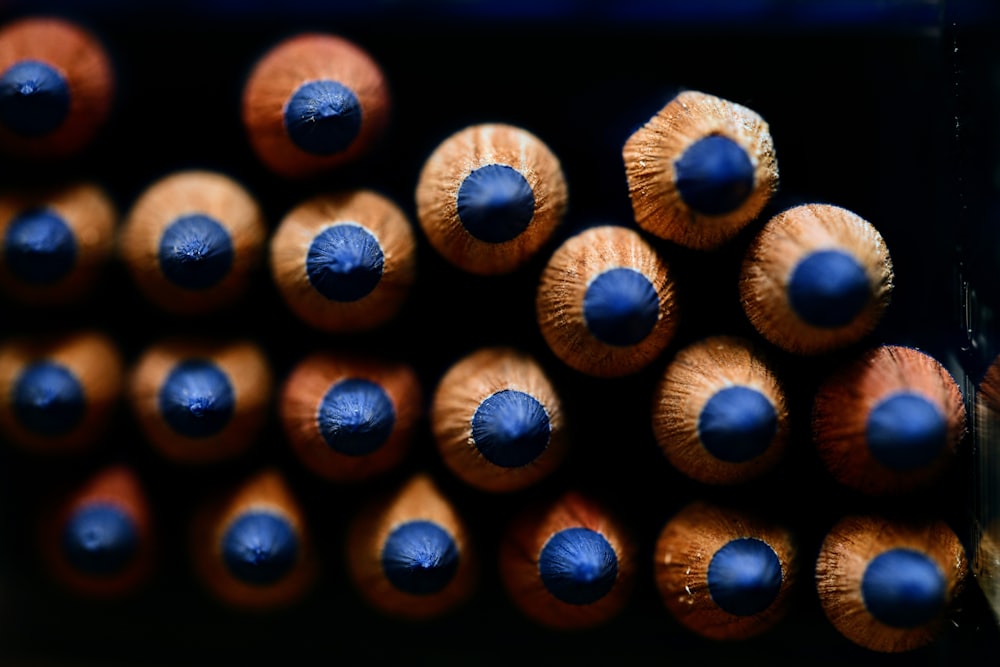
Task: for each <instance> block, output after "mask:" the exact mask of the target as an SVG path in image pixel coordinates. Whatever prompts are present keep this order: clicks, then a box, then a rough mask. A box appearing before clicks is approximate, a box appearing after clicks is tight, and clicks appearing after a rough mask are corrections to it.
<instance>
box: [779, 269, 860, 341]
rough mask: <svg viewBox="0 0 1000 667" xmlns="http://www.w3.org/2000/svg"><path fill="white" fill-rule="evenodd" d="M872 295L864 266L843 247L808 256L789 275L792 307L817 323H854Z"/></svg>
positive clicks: (825, 325)
mask: <svg viewBox="0 0 1000 667" xmlns="http://www.w3.org/2000/svg"><path fill="white" fill-rule="evenodd" d="M870 298H871V288H870V286H869V283H868V274H866V273H865V269H864V267H863V266H861V264H859V263H858V261H857V260H856V259H855V258H854V257H852V256H851V255H849V254H848V253H846V252H844V251H842V250H820V251H818V252H814V253H812V254H810V255H808V256H806V257H804V258H803V259H802V260H801V261H800V262H799V263H798V264H797V265H796V266H795V268H794V269H793V270H792V274H791V276H790V277H789V279H788V301H789V304H790V305H791V307H792V310H794V311H795V313H796V314H797V315H798V316H799V317H801V318H802V319H803V321H805V322H806V323H807V324H811V325H812V326H815V327H826V328H834V327H842V326H845V325H847V324H850V323H851V322H852V321H853V320H854V318H855V317H857V316H858V315H859V314H860V313H861V311H862V310H863V309H864V307H865V306H866V305H867V304H868V300H869V299H870Z"/></svg>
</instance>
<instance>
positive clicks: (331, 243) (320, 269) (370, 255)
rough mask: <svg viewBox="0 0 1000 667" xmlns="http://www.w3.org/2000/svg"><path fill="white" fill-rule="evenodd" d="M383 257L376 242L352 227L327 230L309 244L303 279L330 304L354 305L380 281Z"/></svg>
mask: <svg viewBox="0 0 1000 667" xmlns="http://www.w3.org/2000/svg"><path fill="white" fill-rule="evenodd" d="M384 263H385V255H384V254H383V253H382V246H381V245H379V242H378V239H377V238H375V235H374V234H372V233H371V232H370V231H368V230H367V229H365V228H364V227H361V226H360V225H355V224H338V225H334V226H332V227H327V228H326V229H324V230H323V231H322V232H320V233H319V234H317V235H316V238H314V239H313V241H312V243H311V244H309V252H308V254H307V255H306V275H307V276H308V277H309V283H310V284H311V285H312V286H313V287H314V288H315V289H316V291H317V292H319V293H320V294H322V295H323V296H325V297H326V298H327V299H329V300H331V301H357V300H358V299H361V298H363V297H365V296H368V295H369V294H370V293H371V292H372V290H374V289H375V287H377V286H378V284H379V281H380V280H382V270H383V268H384Z"/></svg>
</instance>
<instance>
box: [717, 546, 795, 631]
mask: <svg viewBox="0 0 1000 667" xmlns="http://www.w3.org/2000/svg"><path fill="white" fill-rule="evenodd" d="M781 580H782V575H781V561H780V560H779V559H778V555H777V554H776V553H774V549H772V548H771V547H770V546H769V545H768V544H767V543H765V542H763V541H761V540H758V539H756V538H752V537H741V538H739V539H735V540H731V541H730V542H727V543H726V544H725V545H723V546H722V548H721V549H719V550H718V551H716V552H715V555H714V556H712V560H711V562H710V563H709V564H708V592H709V595H711V596H712V600H713V601H714V602H715V604H717V605H719V608H721V609H722V610H723V611H725V612H727V613H730V614H733V615H735V616H753V615H754V614H759V613H760V612H762V611H764V610H765V609H767V608H768V607H769V606H770V605H771V603H772V602H774V600H775V598H777V597H778V593H779V592H780V591H781Z"/></svg>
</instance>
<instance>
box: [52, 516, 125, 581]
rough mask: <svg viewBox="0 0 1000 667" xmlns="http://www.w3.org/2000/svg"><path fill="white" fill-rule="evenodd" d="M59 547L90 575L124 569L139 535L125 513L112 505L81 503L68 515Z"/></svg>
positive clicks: (118, 571)
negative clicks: (81, 506) (86, 504)
mask: <svg viewBox="0 0 1000 667" xmlns="http://www.w3.org/2000/svg"><path fill="white" fill-rule="evenodd" d="M62 548H63V552H64V553H65V554H66V559H67V560H68V561H69V563H70V565H72V566H73V567H74V568H76V569H77V570H79V571H80V572H82V573H84V574H87V575H91V576H97V577H100V576H113V575H115V574H119V573H121V572H122V571H124V570H125V569H126V568H127V567H128V566H129V564H130V563H131V562H132V560H133V558H135V555H136V552H137V551H138V549H139V536H138V534H137V532H136V527H135V524H134V523H133V521H132V518H131V517H129V515H128V514H126V513H125V512H123V511H121V510H120V509H118V508H117V507H114V506H112V505H91V506H88V507H83V508H81V509H79V510H77V511H76V512H74V513H73V515H72V516H71V517H70V518H69V521H68V522H67V523H66V526H65V527H64V528H63V533H62Z"/></svg>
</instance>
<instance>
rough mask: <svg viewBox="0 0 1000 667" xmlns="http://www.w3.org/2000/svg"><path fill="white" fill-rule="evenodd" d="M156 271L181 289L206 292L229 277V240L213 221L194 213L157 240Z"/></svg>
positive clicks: (173, 224) (231, 254) (182, 218)
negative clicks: (158, 270)
mask: <svg viewBox="0 0 1000 667" xmlns="http://www.w3.org/2000/svg"><path fill="white" fill-rule="evenodd" d="M159 255H160V270H161V271H162V272H163V275H164V276H165V277H166V278H167V280H169V281H170V282H172V283H173V284H175V285H177V286H179V287H183V288H185V289H192V290H199V289H208V288H209V287H212V286H214V285H217V284H218V283H219V281H221V280H222V279H223V278H225V277H226V275H228V274H229V270H230V269H231V268H232V266H233V240H232V238H231V237H230V236H229V232H227V231H226V228H225V227H223V226H222V225H221V224H219V223H218V222H217V221H216V220H213V219H212V218H210V217H208V216H207V215H202V214H200V213H195V214H192V215H185V216H182V217H179V218H177V219H176V220H174V221H173V222H172V223H170V224H169V225H168V226H167V228H166V229H165V230H164V231H163V236H162V237H161V238H160V248H159Z"/></svg>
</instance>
